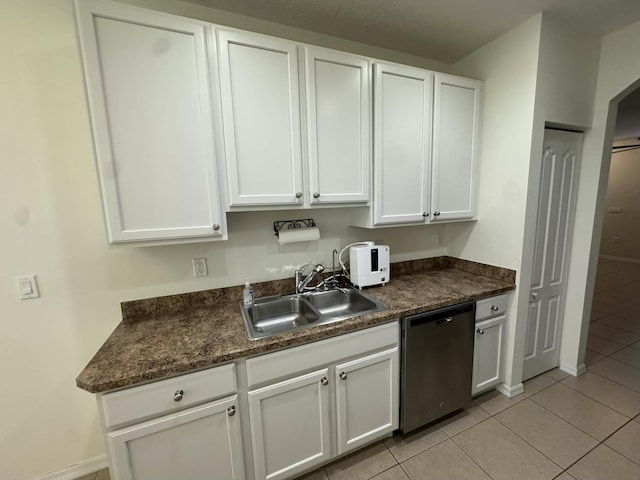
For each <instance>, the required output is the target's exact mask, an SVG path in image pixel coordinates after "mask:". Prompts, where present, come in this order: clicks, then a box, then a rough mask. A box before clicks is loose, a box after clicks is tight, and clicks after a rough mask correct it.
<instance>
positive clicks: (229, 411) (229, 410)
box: [227, 405, 236, 417]
mask: <svg viewBox="0 0 640 480" xmlns="http://www.w3.org/2000/svg"><path fill="white" fill-rule="evenodd" d="M235 414H236V406H235V405H231V406H230V407H229V408H227V415H229V416H230V417H233V416H234V415H235Z"/></svg>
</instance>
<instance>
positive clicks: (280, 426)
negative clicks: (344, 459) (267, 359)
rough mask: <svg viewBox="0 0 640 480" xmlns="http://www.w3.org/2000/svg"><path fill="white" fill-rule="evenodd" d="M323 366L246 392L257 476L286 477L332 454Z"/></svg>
mask: <svg viewBox="0 0 640 480" xmlns="http://www.w3.org/2000/svg"><path fill="white" fill-rule="evenodd" d="M328 375H329V371H328V369H326V368H325V369H323V370H319V371H317V372H313V373H309V374H307V375H302V376H300V377H296V378H292V379H290V380H286V381H284V382H279V383H276V384H273V385H269V386H267V387H264V388H260V389H258V390H254V391H252V392H249V413H250V415H251V438H252V439H253V461H254V465H255V474H256V478H268V479H271V480H275V479H282V478H290V477H291V476H292V475H295V474H296V473H299V472H302V471H304V470H307V469H309V468H311V467H313V466H315V465H319V464H321V463H324V462H326V461H327V460H328V459H329V458H330V457H331V437H330V436H329V432H330V423H329V415H328V411H329V399H330V394H329V388H328V385H329V381H328V378H327V377H328Z"/></svg>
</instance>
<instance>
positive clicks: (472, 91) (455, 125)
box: [431, 74, 482, 222]
mask: <svg viewBox="0 0 640 480" xmlns="http://www.w3.org/2000/svg"><path fill="white" fill-rule="evenodd" d="M481 85H482V83H481V82H478V81H476V80H470V79H467V78H460V77H454V76H451V75H442V74H437V75H436V76H435V93H434V108H433V183H432V187H433V190H432V200H431V210H432V212H431V213H432V215H431V221H432V222H437V221H439V220H457V219H465V218H473V217H474V215H475V198H474V197H475V181H476V178H475V175H476V173H475V163H476V149H477V139H478V125H479V119H480V88H481Z"/></svg>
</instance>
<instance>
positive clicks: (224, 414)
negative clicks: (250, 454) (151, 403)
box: [107, 395, 244, 480]
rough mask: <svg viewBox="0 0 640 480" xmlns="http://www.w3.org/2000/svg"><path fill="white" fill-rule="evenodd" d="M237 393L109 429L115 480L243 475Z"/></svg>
mask: <svg viewBox="0 0 640 480" xmlns="http://www.w3.org/2000/svg"><path fill="white" fill-rule="evenodd" d="M237 405H238V404H237V395H234V396H233V397H229V398H227V399H224V400H222V401H219V402H215V403H209V404H206V405H202V406H200V407H195V408H192V409H190V410H184V411H182V412H179V413H175V414H172V415H167V416H165V417H161V418H157V419H154V420H150V421H148V422H144V423H141V424H138V425H134V426H132V427H128V428H125V429H122V430H116V431H114V432H111V433H109V434H107V441H108V443H109V450H110V452H111V469H112V472H111V475H112V478H113V479H114V480H175V479H177V478H185V479H187V478H193V479H196V478H197V479H203V480H204V479H211V480H242V479H244V460H243V457H242V440H241V437H240V419H239V413H238V411H237Z"/></svg>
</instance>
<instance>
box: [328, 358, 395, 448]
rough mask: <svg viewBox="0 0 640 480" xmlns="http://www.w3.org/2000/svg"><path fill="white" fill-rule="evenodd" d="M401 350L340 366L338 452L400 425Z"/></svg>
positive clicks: (338, 380) (369, 440)
mask: <svg viewBox="0 0 640 480" xmlns="http://www.w3.org/2000/svg"><path fill="white" fill-rule="evenodd" d="M398 368H399V367H398V349H397V348H393V349H391V350H386V351H384V352H380V353H377V354H375V355H370V356H367V357H364V358H359V359H357V360H354V361H351V362H348V363H344V364H342V365H337V366H336V367H335V374H336V395H337V396H336V398H337V418H336V420H337V428H338V454H342V453H345V452H348V451H349V450H353V449H355V448H358V447H360V446H361V445H364V444H366V443H369V442H371V441H372V440H375V439H376V438H379V437H380V436H382V435H384V434H386V433H390V432H393V431H394V430H395V429H397V428H398V415H399V399H398V392H399V384H400V379H399V372H398Z"/></svg>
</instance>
